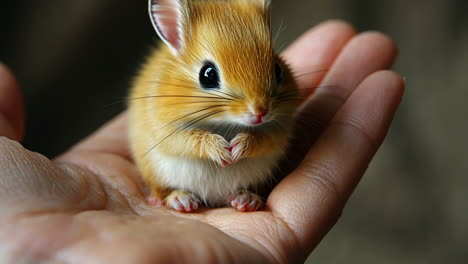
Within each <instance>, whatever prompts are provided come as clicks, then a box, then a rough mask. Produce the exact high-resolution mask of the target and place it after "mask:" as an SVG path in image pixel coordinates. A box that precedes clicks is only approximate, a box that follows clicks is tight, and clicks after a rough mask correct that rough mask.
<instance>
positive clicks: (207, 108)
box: [160, 105, 227, 129]
mask: <svg viewBox="0 0 468 264" xmlns="http://www.w3.org/2000/svg"><path fill="white" fill-rule="evenodd" d="M223 106H227V105H212V106H209V107H206V108H203V109H200V110H197V111H195V112H192V113H190V114H185V115H183V116H181V117H178V118H176V119H175V120H172V121H171V122H169V123H167V124H165V125H164V126H162V127H160V129H162V128H165V127H167V126H169V125H171V124H174V123H176V122H178V121H180V120H182V119H184V118H186V117H189V116H192V115H195V114H198V113H200V112H203V111H206V110H210V109H213V108H216V107H223Z"/></svg>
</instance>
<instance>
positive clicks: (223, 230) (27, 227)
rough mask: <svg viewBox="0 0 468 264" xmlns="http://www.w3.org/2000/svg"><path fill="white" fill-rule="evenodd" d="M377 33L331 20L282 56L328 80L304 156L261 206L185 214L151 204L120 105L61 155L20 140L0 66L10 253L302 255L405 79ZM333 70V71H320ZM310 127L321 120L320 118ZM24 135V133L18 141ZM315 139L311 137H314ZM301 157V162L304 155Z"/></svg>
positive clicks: (0, 229)
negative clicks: (243, 210) (116, 114)
mask: <svg viewBox="0 0 468 264" xmlns="http://www.w3.org/2000/svg"><path fill="white" fill-rule="evenodd" d="M395 56H396V50H395V46H394V44H393V43H392V41H391V40H389V39H388V38H387V37H385V36H383V35H381V34H378V33H363V34H359V35H355V33H354V31H353V29H352V28H350V27H349V26H348V25H345V24H343V23H341V22H327V23H324V24H321V25H319V26H317V27H315V28H314V29H312V30H311V31H309V32H307V33H306V34H305V35H304V36H303V37H301V38H300V39H299V40H298V41H296V42H295V43H294V44H293V45H292V46H291V47H290V48H289V49H287V50H286V51H285V52H284V54H283V57H284V58H285V60H286V61H287V62H288V63H289V64H290V65H291V67H292V68H293V70H294V72H295V73H297V75H301V74H302V73H308V72H311V71H316V72H315V73H314V74H305V75H303V76H300V77H298V81H299V85H300V87H301V88H305V89H304V92H305V93H307V91H310V90H308V89H307V88H311V87H316V86H318V87H320V88H318V89H317V90H316V91H315V92H314V94H313V95H312V96H311V97H310V98H309V100H308V102H307V103H306V104H305V105H304V107H303V109H302V113H301V114H300V116H301V120H304V121H302V122H304V123H306V124H308V125H307V126H302V128H301V129H300V130H299V131H298V133H299V134H300V135H301V137H300V139H301V144H296V145H301V146H302V147H301V148H298V149H293V152H294V153H301V154H302V153H303V154H304V156H302V157H300V158H299V159H297V160H296V162H295V163H294V164H293V165H290V166H292V167H291V168H289V171H291V173H290V174H289V175H287V176H286V177H285V178H284V180H282V181H281V182H280V183H279V184H278V185H277V186H276V187H275V188H274V190H273V191H272V193H271V194H270V196H269V197H268V200H267V202H266V208H265V209H264V210H263V211H258V212H252V213H240V212H237V211H236V210H235V209H232V208H218V209H203V210H200V211H197V212H196V213H194V214H181V213H178V212H175V211H171V210H166V209H165V208H155V207H151V206H149V205H147V204H146V203H145V194H144V192H143V187H142V184H141V182H140V180H139V173H138V171H137V169H136V167H135V166H134V164H133V162H132V160H131V157H130V154H129V150H128V142H127V133H126V128H127V124H126V122H127V121H126V115H125V114H122V115H120V116H119V117H117V118H116V119H115V120H113V121H111V122H110V123H109V124H107V125H106V126H104V127H103V128H101V129H100V130H98V131H97V132H96V133H95V134H93V135H91V136H90V137H88V138H86V139H84V140H83V141H82V142H80V143H79V144H77V145H76V146H75V147H73V148H72V149H70V150H69V151H68V152H66V153H65V154H63V155H62V156H60V157H58V158H56V159H55V160H53V161H51V160H48V159H47V158H45V157H43V156H41V155H40V154H37V153H33V152H30V151H28V150H26V149H24V148H23V147H22V146H21V145H20V144H19V143H17V142H15V141H19V140H21V137H22V133H23V122H24V121H23V112H22V111H23V109H22V101H21V98H20V96H19V92H18V88H17V86H16V83H15V82H14V79H13V77H12V76H11V74H10V73H9V72H8V71H7V70H6V69H5V68H4V67H0V136H5V137H7V138H10V139H11V140H9V139H7V138H5V137H3V138H1V137H0V262H1V263H5V262H6V263H9V262H11V263H18V262H21V263H39V262H47V263H54V262H55V263H154V262H161V263H173V262H190V263H208V262H218V263H227V262H235V263H237V262H238V263H263V262H265V263H269V262H280V263H284V262H300V261H304V260H305V259H306V258H307V256H308V255H309V254H310V252H311V251H312V249H313V248H314V247H315V246H316V245H317V244H318V243H319V242H320V240H321V239H322V238H323V236H324V235H325V234H326V233H327V232H328V230H329V229H330V228H331V227H332V226H333V224H334V223H335V222H336V221H337V219H338V217H339V215H340V213H341V210H342V209H343V207H344V205H345V203H346V201H347V199H348V198H349V196H350V194H351V193H352V191H353V190H354V188H355V186H356V184H357V183H358V181H359V179H360V178H361V176H362V174H363V173H364V171H365V169H366V168H367V165H368V164H369V162H370V160H371V159H372V157H373V156H374V154H375V152H376V151H377V149H378V147H379V146H380V144H381V143H382V141H383V138H384V136H385V134H386V132H387V130H388V127H389V125H390V123H391V120H392V118H393V115H394V113H395V111H396V108H397V106H398V104H399V102H400V100H401V97H402V93H403V86H404V84H403V81H402V79H401V78H400V77H399V76H398V75H397V74H395V73H392V72H389V71H380V70H382V69H386V68H388V67H389V66H390V65H391V63H392V61H393V59H394V57H395ZM320 69H328V71H326V72H323V71H318V70H320ZM311 126H312V127H311ZM13 140H15V141H13ZM312 143H314V145H313V147H312V148H310V147H309V146H310V145H311V144H312ZM300 160H302V162H299V161H300Z"/></svg>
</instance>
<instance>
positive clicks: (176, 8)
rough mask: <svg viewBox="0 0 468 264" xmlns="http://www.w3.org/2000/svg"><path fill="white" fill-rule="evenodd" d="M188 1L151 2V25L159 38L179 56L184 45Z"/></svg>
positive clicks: (159, 0) (154, 0)
mask: <svg viewBox="0 0 468 264" xmlns="http://www.w3.org/2000/svg"><path fill="white" fill-rule="evenodd" d="M186 1H187V0H149V14H150V18H151V23H152V24H153V27H154V29H155V30H156V32H157V33H158V35H159V37H160V38H161V39H162V40H163V41H164V42H165V43H166V44H167V45H168V46H169V48H170V49H171V51H172V52H173V53H174V54H178V53H179V52H180V50H181V49H182V47H183V45H184V35H183V34H184V30H183V29H184V27H185V26H186V16H187V12H188V11H187V2H186Z"/></svg>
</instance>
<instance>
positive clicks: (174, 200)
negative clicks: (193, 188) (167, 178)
mask: <svg viewBox="0 0 468 264" xmlns="http://www.w3.org/2000/svg"><path fill="white" fill-rule="evenodd" d="M164 202H165V203H166V207H168V208H171V209H174V210H176V211H179V212H184V213H190V212H192V211H195V210H197V209H198V208H200V206H201V202H200V200H199V199H198V198H197V196H195V195H194V194H192V193H189V192H186V191H180V190H175V191H172V192H171V194H169V195H168V196H167V197H166V199H164Z"/></svg>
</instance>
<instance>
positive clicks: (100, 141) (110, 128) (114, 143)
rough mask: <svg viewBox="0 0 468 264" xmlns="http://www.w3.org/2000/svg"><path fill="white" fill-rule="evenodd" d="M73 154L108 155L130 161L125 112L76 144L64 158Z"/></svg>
mask: <svg viewBox="0 0 468 264" xmlns="http://www.w3.org/2000/svg"><path fill="white" fill-rule="evenodd" d="M74 152H95V153H108V154H115V155H117V156H120V157H123V158H125V159H127V160H130V159H131V158H130V151H129V145H128V133H127V114H126V112H124V113H122V114H120V115H119V116H117V117H115V118H114V119H113V120H111V121H109V122H108V123H106V124H105V125H104V126H102V127H101V128H100V129H99V130H98V131H96V132H95V133H94V134H92V135H90V136H89V137H87V138H85V139H84V140H82V141H81V142H79V143H78V144H76V145H75V146H74V147H73V148H72V149H70V150H69V151H68V153H67V155H66V156H70V155H69V154H73V153H74Z"/></svg>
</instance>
